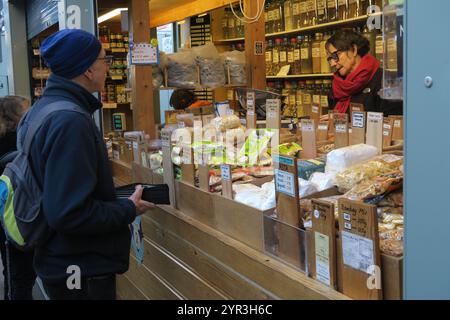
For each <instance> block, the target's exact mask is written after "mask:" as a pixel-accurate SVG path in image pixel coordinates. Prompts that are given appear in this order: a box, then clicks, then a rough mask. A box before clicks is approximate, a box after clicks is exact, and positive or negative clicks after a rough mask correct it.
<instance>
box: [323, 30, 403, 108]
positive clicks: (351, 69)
mask: <svg viewBox="0 0 450 320" xmlns="http://www.w3.org/2000/svg"><path fill="white" fill-rule="evenodd" d="M325 49H326V51H327V55H328V62H329V63H330V65H331V67H332V68H334V70H335V73H334V76H333V89H332V91H331V92H330V94H329V105H330V108H331V107H334V112H338V113H350V109H351V108H350V103H357V104H361V105H363V106H364V111H367V112H382V113H384V115H385V116H389V115H401V114H402V108H403V106H402V103H401V102H390V101H387V100H383V99H381V97H380V96H379V95H378V92H379V91H380V89H381V87H382V78H383V70H382V68H381V67H380V62H379V61H378V60H377V59H376V58H375V57H374V56H372V55H371V54H370V53H369V51H370V43H369V40H367V39H366V38H365V37H364V36H362V35H361V34H359V33H357V32H355V31H353V30H351V29H342V30H339V31H338V32H336V33H335V34H334V35H333V36H332V37H331V38H330V39H328V41H327V43H326V45H325Z"/></svg>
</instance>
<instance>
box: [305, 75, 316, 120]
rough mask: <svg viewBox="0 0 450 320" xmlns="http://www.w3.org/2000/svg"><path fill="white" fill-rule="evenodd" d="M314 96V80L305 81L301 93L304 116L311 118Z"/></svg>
mask: <svg viewBox="0 0 450 320" xmlns="http://www.w3.org/2000/svg"><path fill="white" fill-rule="evenodd" d="M313 94H314V80H306V87H305V90H304V91H303V109H304V111H305V115H306V116H311V107H312V98H313Z"/></svg>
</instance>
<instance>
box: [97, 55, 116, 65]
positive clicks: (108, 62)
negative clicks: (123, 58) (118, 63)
mask: <svg viewBox="0 0 450 320" xmlns="http://www.w3.org/2000/svg"><path fill="white" fill-rule="evenodd" d="M112 59H113V57H112V56H105V57H103V58H97V60H103V61H104V62H105V63H106V64H107V65H108V66H110V65H111V63H112Z"/></svg>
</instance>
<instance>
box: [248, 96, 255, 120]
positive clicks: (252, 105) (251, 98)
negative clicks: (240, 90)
mask: <svg viewBox="0 0 450 320" xmlns="http://www.w3.org/2000/svg"><path fill="white" fill-rule="evenodd" d="M247 115H249V116H254V115H255V93H254V92H247Z"/></svg>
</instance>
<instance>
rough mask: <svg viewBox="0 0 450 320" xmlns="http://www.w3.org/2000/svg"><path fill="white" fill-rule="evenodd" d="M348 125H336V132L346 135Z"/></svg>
mask: <svg viewBox="0 0 450 320" xmlns="http://www.w3.org/2000/svg"><path fill="white" fill-rule="evenodd" d="M347 130H348V129H347V125H345V124H336V132H338V133H346V132H348V131H347Z"/></svg>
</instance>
